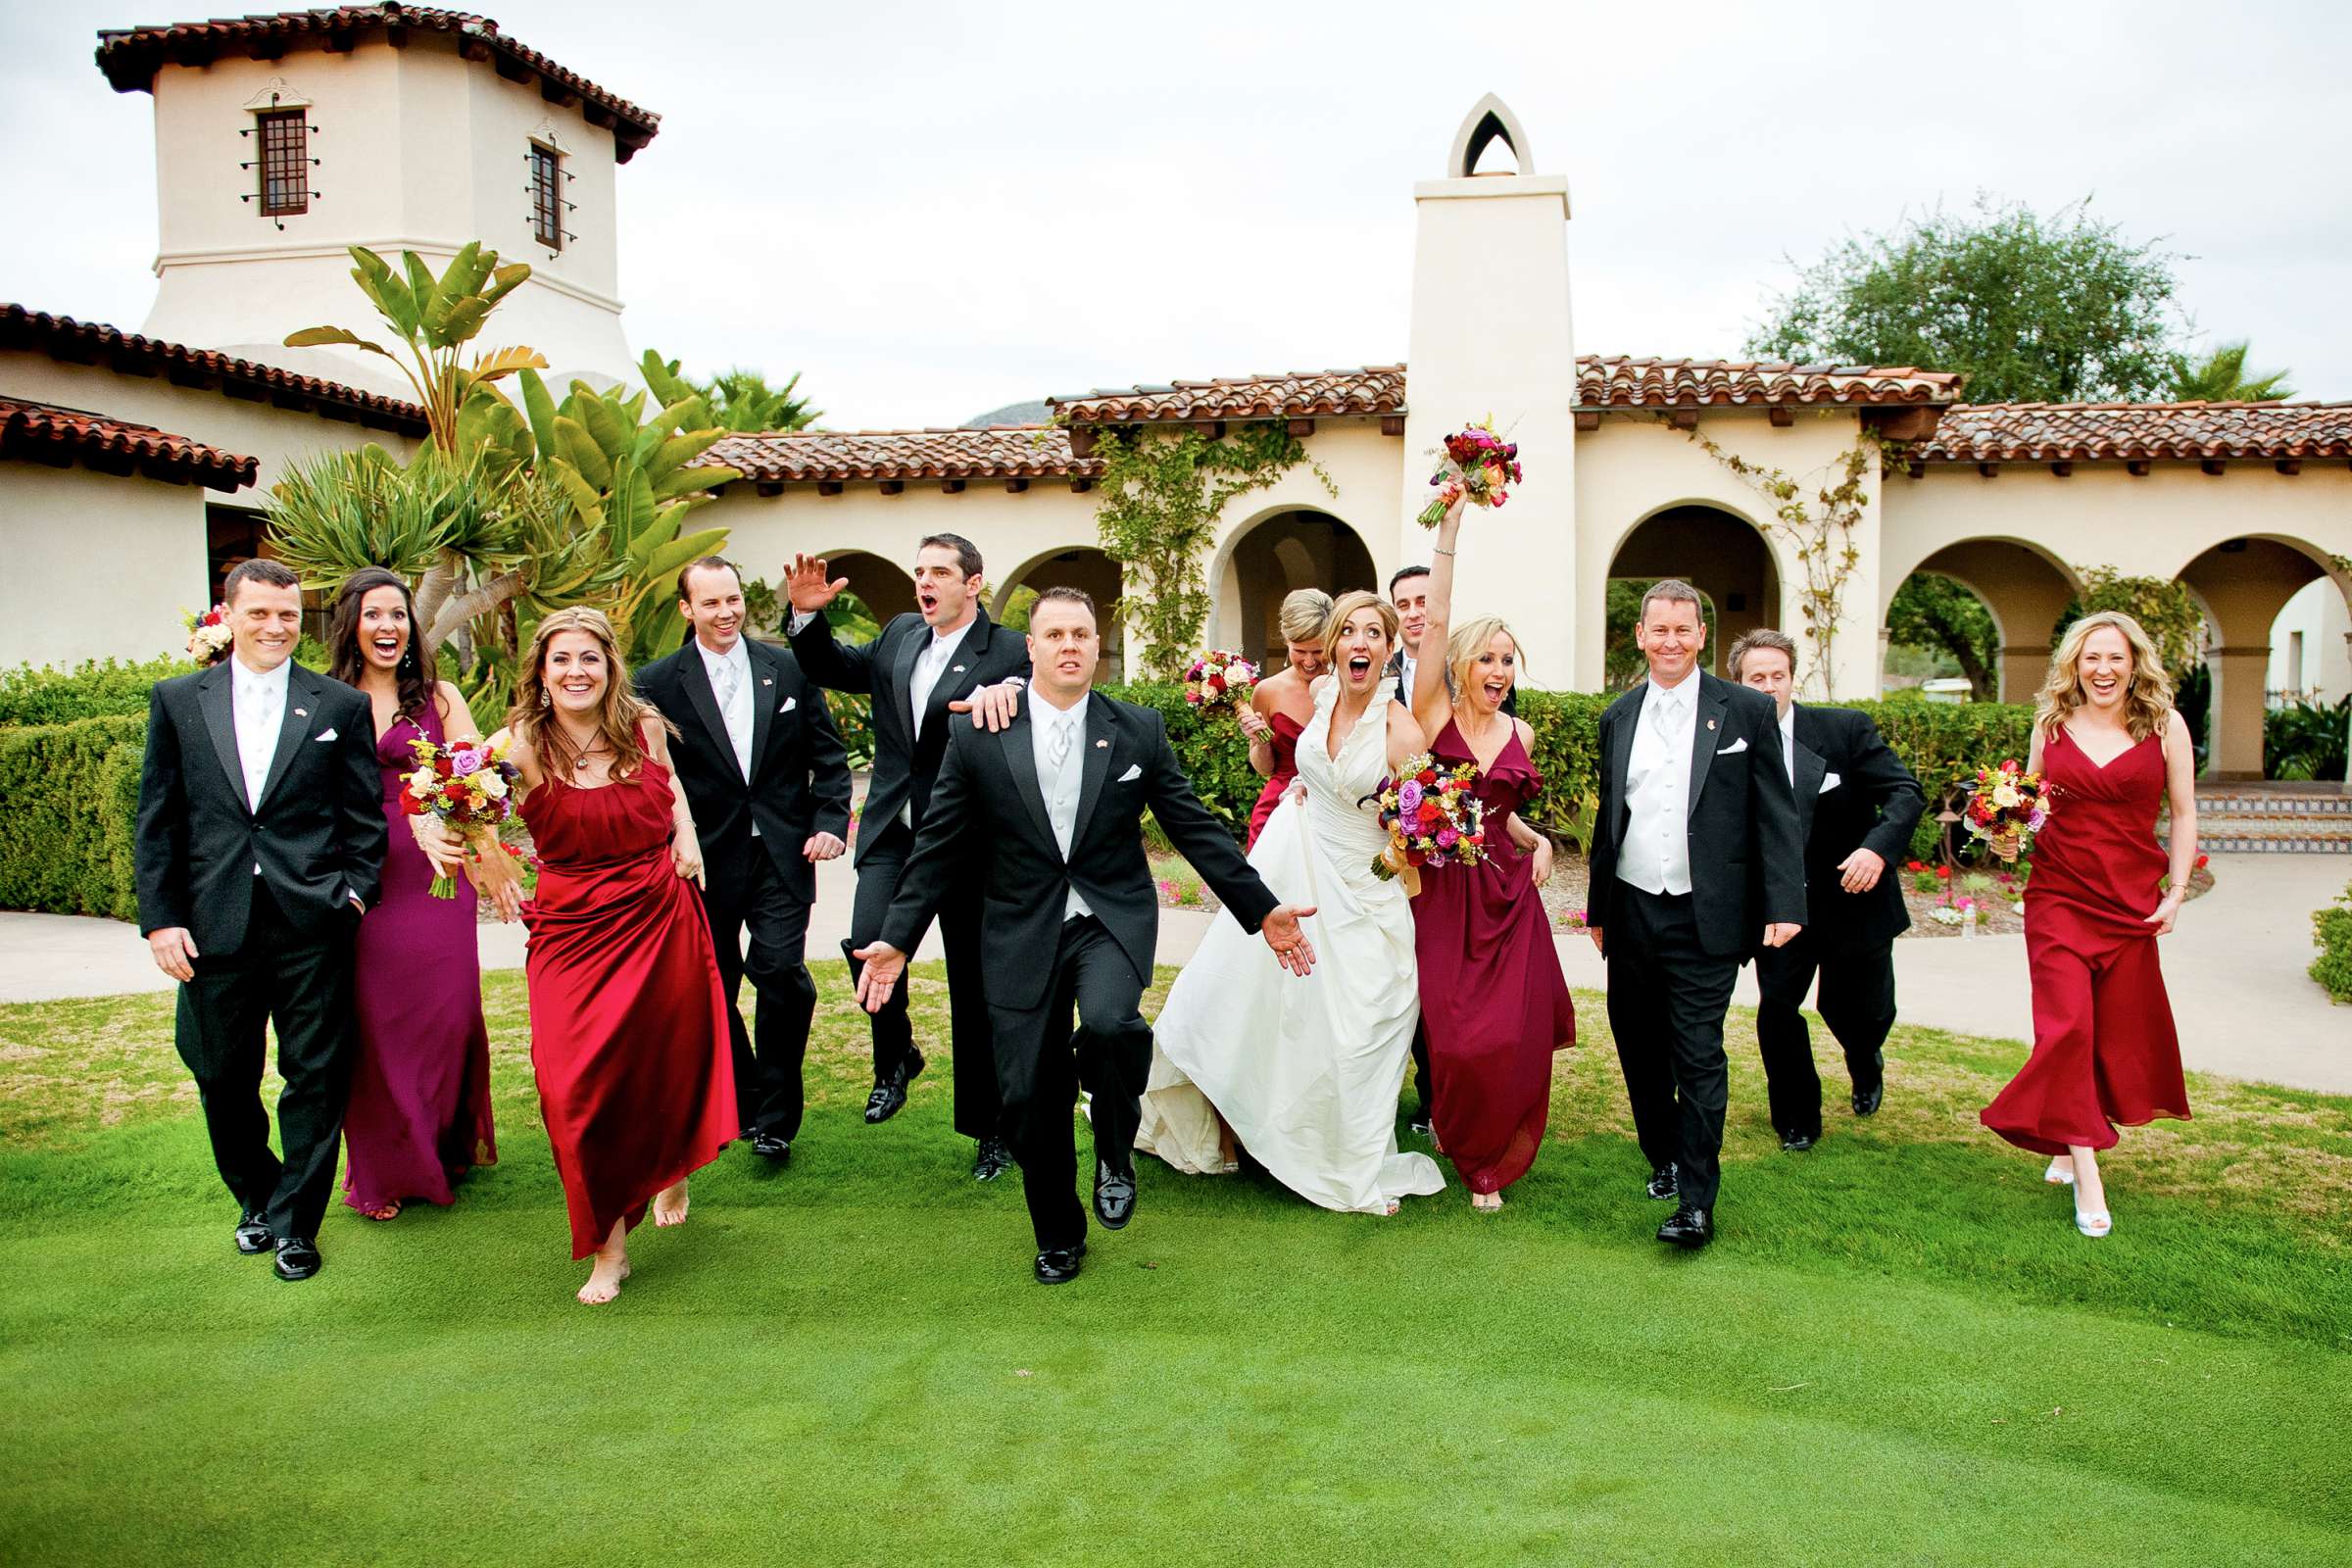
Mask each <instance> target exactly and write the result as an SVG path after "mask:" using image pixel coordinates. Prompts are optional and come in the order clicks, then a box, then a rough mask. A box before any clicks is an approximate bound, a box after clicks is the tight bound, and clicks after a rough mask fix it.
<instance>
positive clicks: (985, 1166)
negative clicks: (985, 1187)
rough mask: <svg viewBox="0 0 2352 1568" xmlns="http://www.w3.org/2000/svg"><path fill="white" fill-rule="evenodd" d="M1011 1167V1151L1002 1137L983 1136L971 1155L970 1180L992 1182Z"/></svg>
mask: <svg viewBox="0 0 2352 1568" xmlns="http://www.w3.org/2000/svg"><path fill="white" fill-rule="evenodd" d="M1010 1169H1012V1151H1011V1150H1009V1149H1007V1148H1005V1140H1004V1139H1002V1138H983V1139H981V1140H980V1147H979V1149H978V1150H977V1151H976V1152H974V1153H973V1155H972V1180H974V1181H976V1182H993V1181H995V1180H996V1179H997V1178H998V1177H1000V1176H1002V1175H1004V1174H1005V1172H1006V1171H1008V1170H1010Z"/></svg>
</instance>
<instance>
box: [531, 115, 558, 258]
mask: <svg viewBox="0 0 2352 1568" xmlns="http://www.w3.org/2000/svg"><path fill="white" fill-rule="evenodd" d="M531 237H532V238H533V239H535V240H537V241H538V242H539V243H540V244H542V245H544V246H546V247H547V248H548V249H549V250H551V251H557V252H561V251H562V250H563V249H564V153H563V151H562V149H560V148H556V147H550V146H549V145H548V144H547V143H545V142H543V141H534V142H532V143H531Z"/></svg>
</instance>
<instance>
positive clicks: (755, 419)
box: [666, 360, 825, 434]
mask: <svg viewBox="0 0 2352 1568" xmlns="http://www.w3.org/2000/svg"><path fill="white" fill-rule="evenodd" d="M666 368H667V369H668V370H669V373H670V374H672V375H675V374H676V373H677V369H678V367H677V363H676V362H675V361H674V360H673V361H672V362H670V364H669V365H668V366H667V367H666ZM690 384H691V385H692V386H693V387H694V388H695V389H696V390H697V391H699V392H701V393H702V395H703V398H704V401H705V402H707V403H709V404H710V405H711V419H712V421H713V422H715V423H716V424H717V425H718V427H719V428H720V429H722V430H740V431H748V432H751V433H753V434H760V433H764V432H766V431H769V430H806V429H807V428H808V427H809V425H811V424H814V423H815V422H816V421H817V420H818V419H820V418H822V417H824V413H825V411H824V410H822V409H814V408H810V407H809V400H808V399H807V398H805V397H795V396H793V388H795V387H797V386H799V385H800V384H801V372H800V371H798V370H795V371H793V372H792V374H791V375H789V376H787V377H786V378H785V381H784V384H783V385H782V386H778V387H771V386H769V385H768V384H767V378H766V377H765V376H763V375H761V374H760V372H759V371H757V370H745V369H740V368H739V369H732V370H727V371H724V372H723V373H721V374H718V375H714V376H712V377H711V379H710V380H708V381H697V382H692V383H690Z"/></svg>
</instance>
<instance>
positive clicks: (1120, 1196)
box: [1095, 1159, 1135, 1231]
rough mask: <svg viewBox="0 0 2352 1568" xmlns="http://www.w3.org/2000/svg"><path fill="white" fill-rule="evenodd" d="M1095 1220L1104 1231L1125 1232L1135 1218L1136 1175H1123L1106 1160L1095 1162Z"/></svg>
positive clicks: (1128, 1173) (1131, 1172)
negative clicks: (1128, 1223)
mask: <svg viewBox="0 0 2352 1568" xmlns="http://www.w3.org/2000/svg"><path fill="white" fill-rule="evenodd" d="M1095 1218H1097V1219H1099V1220H1101V1221H1102V1222H1103V1229H1104V1230H1112V1231H1118V1230H1125V1229H1126V1228H1127V1222H1128V1221H1129V1220H1131V1219H1133V1218H1135V1173H1134V1172H1133V1171H1129V1172H1127V1173H1125V1174H1124V1175H1122V1174H1121V1173H1120V1172H1118V1171H1115V1170H1112V1169H1111V1168H1110V1165H1109V1163H1108V1162H1107V1161H1105V1160H1101V1159H1098V1160H1096V1161H1095Z"/></svg>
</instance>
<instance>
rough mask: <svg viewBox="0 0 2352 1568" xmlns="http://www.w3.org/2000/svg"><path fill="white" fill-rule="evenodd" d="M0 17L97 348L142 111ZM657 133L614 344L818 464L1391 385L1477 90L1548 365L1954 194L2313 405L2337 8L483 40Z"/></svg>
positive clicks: (123, 305) (626, 173)
mask: <svg viewBox="0 0 2352 1568" xmlns="http://www.w3.org/2000/svg"><path fill="white" fill-rule="evenodd" d="M210 4H211V7H212V9H211V10H210V11H208V10H206V9H205V7H206V5H207V0H187V3H186V5H185V6H183V7H181V8H180V9H178V10H174V9H172V5H171V3H170V0H113V3H108V4H98V5H93V4H85V3H82V0H71V3H57V0H44V3H28V0H0V145H5V146H6V147H7V148H9V149H10V154H9V156H8V157H7V158H5V159H4V160H0V181H5V193H6V196H7V198H8V201H7V206H6V211H8V212H10V213H13V214H14V215H16V216H15V219H14V221H13V222H12V223H11V224H10V225H9V228H8V232H7V233H6V234H5V235H4V236H0V298H7V299H14V300H19V301H22V302H24V303H25V304H27V305H29V306H32V307H34V308H36V309H44V310H51V311H61V312H65V313H68V314H71V315H74V316H77V317H81V318H83V319H97V320H102V321H110V322H114V323H116V324H118V325H122V326H124V327H126V328H127V327H136V326H137V325H138V324H139V322H140V321H141V320H142V319H144V318H145V315H146V312H147V308H148V306H149V304H150V303H151V301H152V298H153V291H154V278H153V275H152V273H151V272H150V270H149V268H150V265H151V263H152V261H153V257H154V252H155V243H156V242H155V192H154V155H153V150H152V147H151V145H150V136H151V127H152V120H151V116H150V113H149V100H148V99H146V98H145V97H143V96H138V95H131V96H118V95H117V94H116V93H115V92H114V91H113V90H112V89H111V88H109V87H108V85H107V83H106V80H105V78H104V77H103V76H102V75H101V74H100V73H99V72H98V70H97V68H96V67H95V66H94V65H93V64H92V62H91V50H92V48H93V47H94V45H95V36H94V33H95V29H96V28H97V27H99V26H102V25H109V26H119V25H130V24H134V23H160V22H167V21H186V20H191V19H192V18H194V17H196V16H200V15H209V14H215V13H217V12H222V11H234V10H246V9H251V10H260V9H263V7H262V5H260V4H259V3H256V0H247V3H246V4H244V5H222V4H221V0H210ZM486 9H487V10H488V11H489V12H490V14H492V15H494V16H495V17H496V18H497V20H498V22H499V24H500V25H501V26H502V28H503V29H504V30H505V31H506V32H508V33H509V34H511V35H513V36H515V37H516V38H518V39H520V40H522V41H523V42H525V43H527V44H529V45H530V46H532V47H534V48H537V49H539V50H540V51H542V52H543V53H545V54H548V55H550V56H551V57H553V58H554V59H555V60H557V61H559V62H561V63H562V64H563V65H564V66H566V67H569V68H570V69H572V70H574V71H577V72H579V73H583V74H585V75H587V76H589V77H591V78H592V79H594V80H596V81H597V82H599V83H601V84H603V85H604V86H606V87H608V88H610V89H612V90H613V91H614V92H617V93H619V94H620V95H622V96H623V97H626V98H629V99H632V100H634V101H636V102H637V103H640V104H642V105H644V106H646V107H648V108H650V109H653V110H655V111H657V112H659V113H660V114H661V115H662V133H661V135H660V137H659V138H657V139H656V140H655V142H654V143H653V145H652V146H650V147H649V148H647V149H646V150H645V151H644V152H642V153H640V154H639V155H638V156H637V158H636V159H635V161H634V162H632V163H630V164H629V165H628V166H627V167H626V168H624V169H622V170H621V171H620V200H621V258H620V265H621V292H622V294H623V296H624V297H625V298H626V300H627V301H628V316H627V318H626V321H627V327H628V331H629V335H630V338H631V341H632V342H633V343H634V344H635V345H637V346H638V347H639V348H643V347H647V346H653V347H658V348H660V349H661V350H662V352H663V353H664V354H666V355H669V356H672V357H677V358H682V359H684V360H685V362H686V364H687V367H688V368H690V369H695V370H709V369H715V368H724V367H725V366H727V365H729V364H742V365H745V366H748V367H753V368H760V369H764V370H766V371H768V372H769V373H770V374H772V375H777V376H780V375H781V374H782V373H784V372H787V371H790V370H794V369H798V370H801V371H803V372H804V376H803V380H802V386H803V389H804V390H806V391H807V392H809V394H811V395H812V396H813V397H814V399H815V400H816V402H817V403H818V404H819V405H820V406H821V407H823V408H824V409H825V410H826V411H827V413H826V418H825V421H824V422H825V423H827V424H828V425H831V426H834V427H836V428H844V429H854V428H898V427H905V426H911V425H923V424H953V423H956V422H959V421H961V420H963V419H965V418H967V417H970V416H972V415H974V414H976V413H979V412H981V411H983V410H986V409H990V408H994V407H996V406H999V405H1002V404H1005V403H1010V402H1013V401H1016V400H1020V399H1025V398H1035V397H1042V396H1044V395H1046V394H1048V393H1054V392H1072V391H1081V390H1084V389H1087V388H1090V387H1094V386H1102V385H1113V384H1125V383H1128V382H1135V381H1164V380H1167V379H1170V378H1173V377H1198V376H1209V375H1220V374H1235V373H1241V372H1248V371H1254V370H1276V369H1294V368H1322V367H1327V366H1337V365H1361V364H1367V363H1378V362H1382V361H1392V360H1396V359H1399V358H1401V357H1402V356H1403V354H1404V350H1405V340H1406V331H1407V322H1406V309H1407V299H1408V291H1409V287H1410V271H1411V265H1412V244H1413V205H1412V183H1413V181H1415V180H1416V179H1427V178H1434V177H1437V176H1439V175H1440V174H1441V173H1442V172H1443V165H1444V162H1445V158H1446V150H1447V147H1448V145H1449V144H1450V142H1451V139H1452V136H1453V132H1454V128H1455V126H1456V125H1457V124H1458V123H1459V122H1460V120H1461V118H1462V116H1463V115H1464V114H1465V113H1466V112H1467V111H1468V109H1469V108H1470V106H1471V105H1472V104H1473V103H1474V102H1476V101H1477V99H1478V97H1479V96H1480V94H1482V93H1484V92H1488V91H1493V92H1495V93H1498V94H1500V95H1501V97H1502V98H1503V99H1504V100H1505V101H1506V102H1507V103H1509V104H1510V105H1511V107H1512V108H1513V109H1514V110H1515V111H1516V112H1517V113H1518V116H1519V119H1520V122H1521V123H1522V124H1523V125H1525V127H1526V128H1527V131H1528V135H1529V137H1530V139H1531V140H1532V141H1533V143H1534V148H1533V151H1534V155H1535V163H1536V165H1537V167H1538V169H1539V170H1540V171H1541V172H1546V173H1553V172H1558V173H1565V174H1566V175H1567V176H1568V178H1569V181H1570V189H1571V193H1572V201H1573V204H1574V209H1575V219H1574V221H1573V222H1572V223H1571V225H1570V228H1569V251H1570V257H1571V262H1572V268H1573V274H1574V285H1575V319H1576V335H1577V341H1578V345H1579V347H1580V348H1581V349H1584V350H1587V351H1593V352H1604V353H1634V354H1658V355H1670V356H1689V357H1692V358H1710V357H1724V356H1735V355H1737V353H1738V352H1739V348H1740V341H1741V339H1742V338H1743V337H1744V336H1745V335H1746V334H1747V331H1748V330H1749V328H1750V327H1751V326H1752V325H1753V324H1754V323H1755V322H1756V321H1757V319H1759V318H1760V316H1761V313H1762V311H1763V308H1764V303H1765V301H1766V300H1767V299H1768V298H1769V297H1770V296H1771V294H1772V293H1773V292H1775V291H1776V290H1777V289H1778V288H1780V287H1783V286H1785V285H1786V284H1787V282H1788V281H1789V265H1788V263H1787V261H1786V258H1787V257H1789V256H1794V257H1797V258H1799V259H1811V258H1813V257H1815V256H1818V255H1819V254H1820V253H1821V252H1822V251H1823V250H1824V249H1825V248H1826V247H1827V246H1829V245H1830V244H1832V243H1834V242H1835V241H1836V240H1837V239H1838V238H1839V237H1840V236H1841V235H1843V234H1845V233H1847V232H1849V231H1859V230H1864V229H1873V228H1883V227H1886V226H1887V225H1889V224H1892V223H1894V222H1895V221H1898V220H1899V219H1900V218H1901V216H1902V215H1903V214H1904V212H1905V211H1906V210H1909V211H1919V210H1923V209H1926V208H1928V207H1931V206H1933V205H1934V204H1936V202H1938V201H1941V202H1944V203H1945V204H1947V205H1954V206H1961V205H1965V204H1967V203H1968V202H1969V200H1970V199H1971V198H1972V196H1973V195H1974V193H1975V192H1976V191H1978V190H1979V189H1984V190H1988V191H1991V192H1994V193H1996V194H1998V195H2001V196H2006V197H2013V198H2018V199H2022V200H2024V201H2027V202H2029V203H2031V204H2033V205H2034V206H2036V207H2038V208H2043V209H2048V208H2052V207H2055V206H2057V205H2059V204H2062V203H2065V202H2068V201H2072V200H2075V199H2077V198H2080V197H2082V196H2084V195H2086V194H2087V195H2091V196H2093V197H2094V198H2095V201H2094V204H2093V208H2092V210H2093V212H2094V213H2095V214H2098V215H2100V216H2103V217H2104V218H2106V219H2108V220H2110V221H2115V222H2117V223H2120V224H2121V225H2122V226H2123V228H2124V229H2125V230H2126V231H2127V232H2128V233H2130V234H2132V235H2136V236H2141V237H2151V238H2152V237H2158V236H2163V237H2166V238H2167V239H2168V241H2169V243H2170V245H2171V246H2172V248H2174V249H2176V250H2178V251H2180V252H2183V253H2185V254H2186V255H2187V256H2188V257H2189V258H2191V259H2189V260H2186V261H2183V262H2182V263H2181V264H2180V280H2181V292H2182V302H2183V304H2184V305H2185V306H2186V308H2187V310H2188V311H2189V312H2190V313H2191V314H2192V315H2193V316H2194V317H2195V319H2196V322H2197V324H2198V326H2199V327H2201V328H2203V329H2204V330H2205V331H2206V332H2207V333H2209V334H2212V335H2216V336H2227V337H2239V336H2251V337H2252V338H2253V340H2254V352H2255V359H2256V361H2257V363H2258V364H2259V365H2261V366H2264V367H2277V366H2281V365H2284V366H2288V367H2291V368H2292V369H2293V372H2294V383H2295V385H2296V386H2297V388H2298V389H2299V392H2300V394H2301V395H2303V396H2306V397H2324V398H2352V311H2348V310H2347V309H2346V305H2345V302H2346V299H2347V295H2348V294H2352V289H2348V288H2347V285H2348V284H2352V263H2348V262H2347V258H2352V197H2348V196H2347V194H2346V191H2347V188H2348V181H2347V175H2346V171H2347V170H2352V116H2348V115H2347V114H2346V113H2345V105H2346V92H2345V89H2344V87H2343V84H2342V74H2341V73H2342V69H2343V62H2344V60H2345V58H2346V54H2347V50H2348V49H2352V6H2346V5H2343V4H2340V3H2338V0H2307V3H2300V4H2297V3H2277V0H2273V3H2268V4H2263V5H2259V6H2256V5H2244V4H2232V3H2215V0H2206V3H2203V4H2158V3H2150V0H2133V3H2130V4H2116V5H2105V4H2090V3H2086V0H2083V3H2079V0H2037V3H2034V4H2024V5H2007V4H1997V3H1988V0H1986V3H1976V4H1971V5H1967V6H1963V7H1957V8H1956V7H1953V6H1948V5H1943V6H1895V5H1881V4H1872V3H1869V0H1843V3H1838V4H1827V3H1822V4H1816V3H1812V0H1779V3H1775V4H1769V5H1763V4H1757V5H1722V4H1705V3H1696V0H1682V3H1678V4H1672V5H1654V4H1634V3H1622V0H1621V3H1618V4H1611V5H1595V4H1585V3H1577V4H1562V3H1558V0H1554V3H1550V4H1542V5H1531V6H1526V7H1506V6H1480V5H1473V4H1454V5H1449V6H1446V7H1443V8H1441V7H1436V6H1426V5H1425V6H1390V5H1377V4H1369V3H1362V0H1356V3H1349V4H1345V5H1328V6H1307V5H1290V4H1284V3H1281V0H1256V3H1254V4H1250V5H1246V6H1234V5H1215V6H1180V5H1169V4H1152V5H1098V6H1087V7H1070V6H1036V5H1027V6H1005V5H972V6H949V5H945V4H932V5H914V4H895V3H881V0H863V3H861V4H858V5H856V6H820V5H812V4H785V5H748V4H746V5H722V4H698V3H685V0H670V3H665V4H661V5H651V6H649V5H646V4H644V3H643V0H634V3H631V4H626V5H623V4H618V3H608V0H503V3H500V0H493V3H490V4H488V5H487V7H486Z"/></svg>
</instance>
